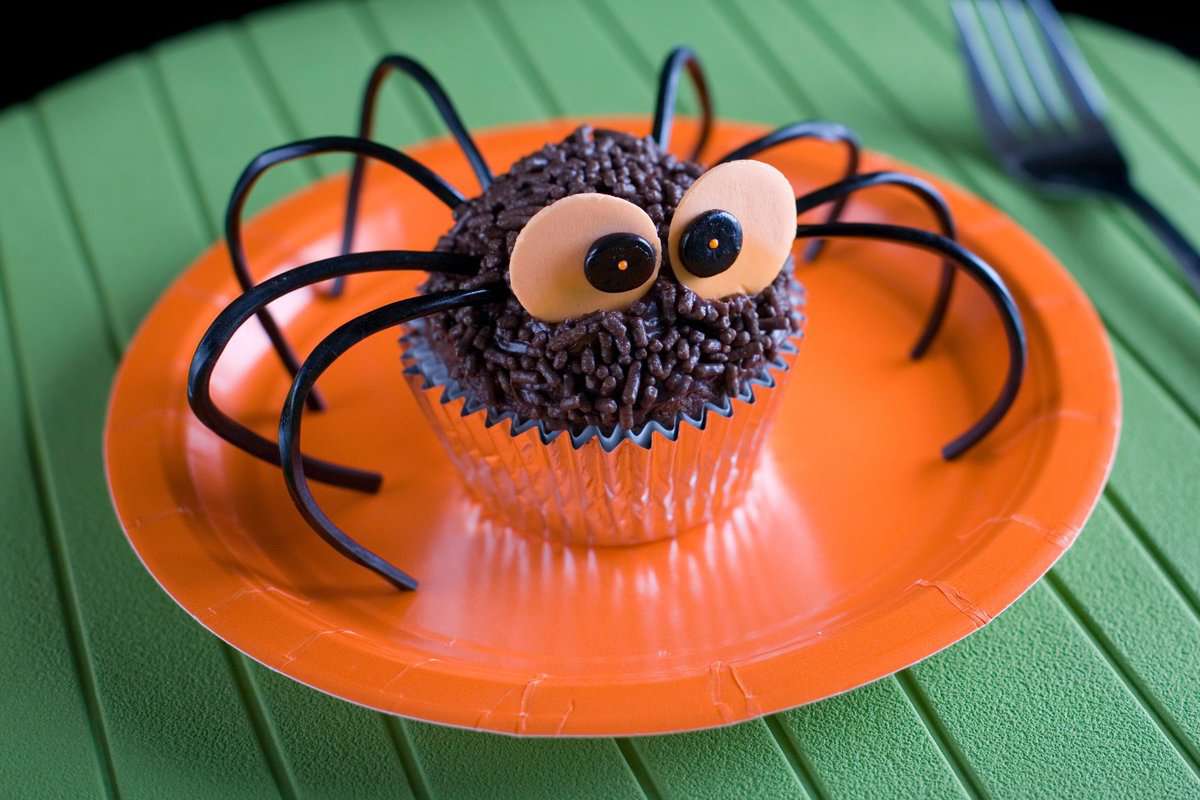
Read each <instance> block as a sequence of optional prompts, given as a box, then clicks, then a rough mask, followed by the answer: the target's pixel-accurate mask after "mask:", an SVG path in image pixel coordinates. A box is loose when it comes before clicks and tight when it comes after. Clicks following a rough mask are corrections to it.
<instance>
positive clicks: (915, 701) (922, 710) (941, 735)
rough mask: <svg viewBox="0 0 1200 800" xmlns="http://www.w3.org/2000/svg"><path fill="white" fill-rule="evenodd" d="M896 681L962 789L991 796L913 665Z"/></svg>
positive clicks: (898, 675) (898, 676) (897, 676)
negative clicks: (933, 702)
mask: <svg viewBox="0 0 1200 800" xmlns="http://www.w3.org/2000/svg"><path fill="white" fill-rule="evenodd" d="M896 681H897V682H898V683H899V684H900V688H901V689H902V690H903V691H904V695H905V697H907V698H908V702H909V704H911V705H912V707H913V711H915V712H916V713H917V716H918V717H919V718H920V719H921V722H922V723H924V725H925V729H926V730H927V731H928V732H929V735H930V737H931V738H932V739H933V741H934V742H936V743H937V746H938V749H939V750H941V751H942V757H943V758H944V759H946V763H947V764H949V765H950V769H951V770H953V771H954V775H955V777H957V778H958V782H959V785H960V786H961V787H962V790H963V792H965V793H966V794H967V796H968V797H973V798H986V797H988V796H989V794H988V792H987V790H986V789H985V788H984V786H983V783H982V781H981V780H980V778H979V776H978V775H976V774H975V769H974V767H972V766H971V762H970V760H968V759H967V757H966V754H964V753H963V751H962V748H961V747H959V746H958V743H957V742H956V741H955V740H954V737H953V736H951V734H950V731H948V730H947V729H946V725H945V723H943V722H942V720H941V718H940V717H938V715H937V712H936V711H935V710H934V708H933V705H932V704H931V703H930V702H929V698H928V697H927V696H926V694H925V690H924V689H922V688H921V685H920V684H919V683H917V681H916V678H914V677H913V675H912V668H911V667H910V668H909V669H906V670H902V671H901V672H897V673H896Z"/></svg>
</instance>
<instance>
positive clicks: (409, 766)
mask: <svg viewBox="0 0 1200 800" xmlns="http://www.w3.org/2000/svg"><path fill="white" fill-rule="evenodd" d="M377 716H378V717H379V721H380V722H381V723H382V724H383V727H384V730H385V731H387V735H388V738H389V739H391V740H392V749H394V750H395V751H396V754H397V755H398V756H399V757H400V765H401V766H402V767H403V768H404V777H406V778H407V779H408V788H409V789H411V790H412V793H413V797H414V798H415V800H429V798H430V797H431V796H432V795H431V794H430V791H429V786H428V785H427V782H426V781H425V775H424V773H422V772H421V767H420V765H419V763H418V762H417V758H416V752H415V750H414V749H413V744H412V739H411V737H410V736H409V735H408V731H407V730H405V727H404V726H405V724H406V721H405V720H403V719H401V718H400V717H397V716H394V715H392V714H384V713H383V712H379V713H378V714H377Z"/></svg>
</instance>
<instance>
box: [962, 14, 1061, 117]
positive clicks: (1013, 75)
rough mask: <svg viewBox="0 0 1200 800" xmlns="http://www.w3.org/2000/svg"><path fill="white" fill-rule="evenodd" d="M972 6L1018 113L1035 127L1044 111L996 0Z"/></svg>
mask: <svg viewBox="0 0 1200 800" xmlns="http://www.w3.org/2000/svg"><path fill="white" fill-rule="evenodd" d="M975 8H976V9H977V10H978V12H979V19H980V21H981V22H982V23H983V35H984V36H985V37H986V38H987V40H988V41H989V42H990V43H991V47H992V52H993V53H994V54H995V55H996V62H997V64H998V65H999V67H1000V74H1001V76H1002V77H1003V78H1004V81H1005V82H1006V83H1007V84H1008V89H1009V92H1010V93H1011V95H1012V98H1013V103H1014V105H1015V107H1016V110H1017V113H1019V114H1020V115H1021V117H1022V119H1023V120H1024V122H1025V124H1026V125H1027V126H1028V127H1029V128H1031V129H1033V130H1036V129H1037V128H1038V127H1040V122H1041V119H1042V118H1043V117H1044V116H1045V114H1044V113H1042V107H1041V106H1042V104H1041V103H1040V102H1039V100H1038V96H1037V94H1035V93H1034V92H1033V91H1031V88H1030V78H1029V73H1028V72H1026V71H1025V67H1024V66H1023V65H1022V64H1021V56H1020V55H1019V54H1018V52H1017V49H1016V48H1015V47H1014V46H1013V40H1012V37H1010V36H1008V35H1007V34H1006V33H1005V31H1006V30H1007V29H1008V25H1007V23H1006V22H1005V20H1004V16H1003V15H1002V14H1001V11H1000V5H999V2H994V1H993V0H979V2H977V3H976V4H975Z"/></svg>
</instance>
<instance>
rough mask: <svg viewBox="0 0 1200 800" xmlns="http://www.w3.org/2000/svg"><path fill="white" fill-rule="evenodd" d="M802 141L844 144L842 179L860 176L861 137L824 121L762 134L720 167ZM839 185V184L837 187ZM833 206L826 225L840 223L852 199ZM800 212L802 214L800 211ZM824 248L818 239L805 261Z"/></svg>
mask: <svg viewBox="0 0 1200 800" xmlns="http://www.w3.org/2000/svg"><path fill="white" fill-rule="evenodd" d="M800 139H817V140H819V141H823V142H834V143H840V144H843V145H845V147H846V169H845V170H844V171H843V173H842V180H843V181H844V180H848V179H850V178H852V177H854V176H855V175H857V174H858V166H859V164H860V163H862V144H861V143H860V142H859V139H858V134H856V133H855V132H854V131H852V130H850V129H849V128H847V127H846V126H845V125H841V124H839V123H837V122H823V121H821V120H809V121H808V122H793V123H791V124H788V125H783V126H781V127H779V128H776V129H775V130H773V131H771V132H770V133H766V134H763V135H762V136H759V137H758V138H757V139H752V140H750V141H749V142H746V143H745V144H744V145H742V146H741V147H739V148H737V149H736V150H734V151H733V152H731V153H727V154H726V155H725V156H724V157H722V158H721V159H720V160H719V161H717V163H718V164H723V163H725V162H726V161H739V160H741V159H744V158H753V157H755V156H756V155H758V154H760V153H762V152H764V151H766V150H769V149H771V148H772V147H778V146H780V145H782V144H787V143H788V142H794V141H797V140H800ZM835 185H836V184H835ZM831 199H832V200H833V201H834V202H833V207H832V208H830V209H829V216H827V217H826V218H825V221H826V222H837V221H838V220H839V219H841V217H842V211H843V210H845V208H846V202H847V200H849V197H840V198H831ZM797 213H799V212H797ZM824 247H825V241H824V240H823V239H818V240H817V241H815V242H811V243H810V244H809V245H808V248H807V249H806V250H805V251H804V260H805V261H812V260H813V259H815V258H816V257H817V256H818V255H820V254H821V250H822V249H824Z"/></svg>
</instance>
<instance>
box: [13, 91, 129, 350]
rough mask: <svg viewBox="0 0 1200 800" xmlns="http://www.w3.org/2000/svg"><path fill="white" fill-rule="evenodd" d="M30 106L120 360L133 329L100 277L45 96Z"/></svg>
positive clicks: (108, 337)
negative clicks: (49, 119) (51, 126)
mask: <svg viewBox="0 0 1200 800" xmlns="http://www.w3.org/2000/svg"><path fill="white" fill-rule="evenodd" d="M29 108H30V111H31V113H30V115H29V120H30V122H31V123H32V125H33V129H34V131H35V132H36V134H37V140H38V145H39V147H40V148H41V150H42V157H43V159H44V161H45V164H46V169H47V172H49V173H50V179H51V181H52V182H53V184H54V191H55V193H56V194H57V195H58V198H59V201H60V202H61V203H62V207H63V210H64V211H65V212H66V216H67V219H68V221H69V222H70V223H71V228H72V229H73V230H74V232H75V236H74V240H75V241H74V244H75V246H76V247H78V248H79V253H80V260H81V261H82V262H83V264H84V265H85V268H86V269H85V270H84V272H85V274H86V275H87V280H88V284H89V286H91V288H92V291H93V292H94V293H95V294H96V299H97V300H98V301H99V303H100V311H101V313H102V314H103V315H104V321H105V323H106V324H105V326H104V333H105V336H106V340H107V341H106V343H107V344H108V348H109V351H110V352H111V353H112V355H113V361H114V362H115V361H119V360H120V358H121V349H122V347H123V345H122V342H124V341H126V340H127V339H128V336H129V335H131V334H132V331H129V332H126V331H124V330H122V328H121V325H120V324H118V322H117V319H118V316H117V311H116V303H114V302H113V298H112V295H111V294H109V292H108V291H107V290H106V289H105V287H104V282H103V281H102V280H101V279H100V272H99V270H98V269H97V268H96V254H95V253H94V252H93V250H92V248H91V245H90V244H89V243H88V241H87V237H86V236H85V235H84V233H83V225H82V224H81V222H80V216H79V209H78V208H77V207H76V205H75V203H74V202H73V201H72V199H71V195H70V193H69V192H68V191H67V181H66V178H65V177H64V175H63V167H62V161H61V159H60V158H59V156H58V153H56V152H55V150H54V142H53V140H52V139H51V138H50V130H49V125H48V124H47V122H46V114H45V110H44V109H43V107H42V102H41V99H40V98H39V99H38V100H36V101H35V102H34V103H32V104H30V106H29Z"/></svg>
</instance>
